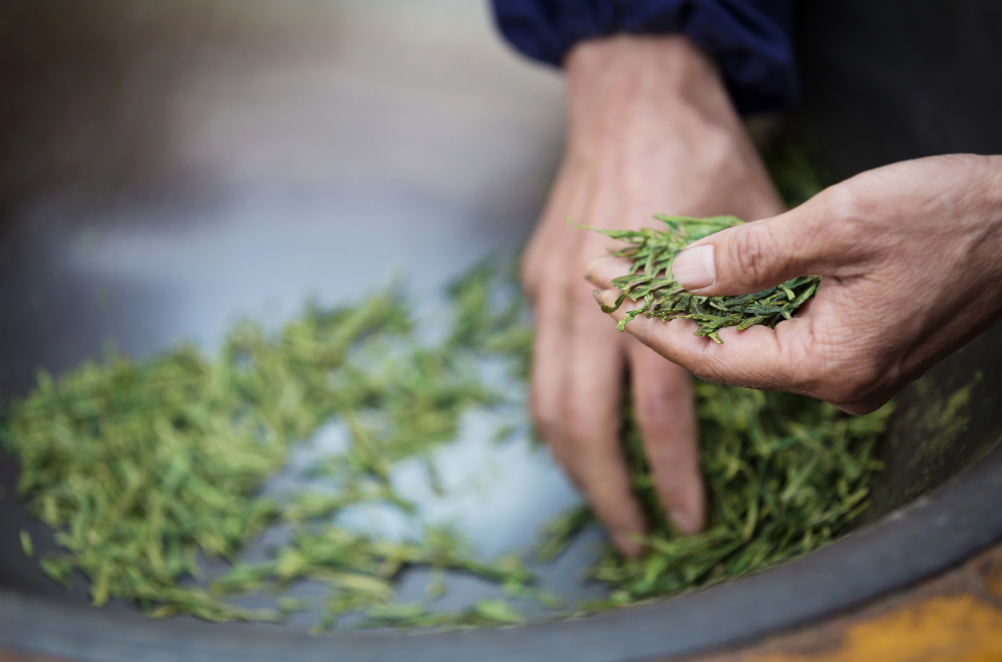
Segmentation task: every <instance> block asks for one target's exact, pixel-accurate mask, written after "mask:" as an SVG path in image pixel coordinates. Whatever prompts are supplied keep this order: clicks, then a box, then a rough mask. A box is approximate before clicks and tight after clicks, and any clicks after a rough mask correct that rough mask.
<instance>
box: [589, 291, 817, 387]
mask: <svg viewBox="0 0 1002 662" xmlns="http://www.w3.org/2000/svg"><path fill="white" fill-rule="evenodd" d="M618 296H619V290H605V291H603V292H601V293H600V294H599V295H598V297H599V299H600V301H601V302H602V303H603V304H605V305H612V304H614V303H615V301H616V298H617V297H618ZM637 305H640V304H639V303H635V304H632V306H623V307H621V308H620V309H619V310H616V311H615V312H613V313H610V315H611V316H612V317H613V318H614V319H616V320H617V321H618V320H621V319H623V318H624V317H625V316H626V313H627V312H629V309H630V308H631V307H635V306H637ZM812 323H813V317H804V318H800V317H795V318H794V319H792V320H788V321H785V322H781V323H779V324H777V325H776V328H775V329H770V328H768V327H764V326H753V327H751V328H748V329H745V330H744V331H736V330H735V329H734V328H733V327H729V328H725V329H721V330H720V338H721V339H722V340H723V341H724V343H723V344H722V345H720V344H717V343H715V342H713V341H712V340H710V339H709V338H702V337H697V336H694V335H693V333H694V332H695V331H696V329H697V328H698V326H697V325H696V324H695V323H694V322H692V321H690V320H672V321H670V322H663V321H661V320H659V319H647V318H646V317H643V316H640V317H637V318H635V319H634V320H633V321H632V322H630V323H629V324H627V325H626V331H627V332H628V333H630V334H631V335H632V336H633V337H634V338H636V339H637V340H639V341H640V342H642V343H644V344H645V345H647V346H648V347H650V348H651V349H653V350H654V351H655V352H657V353H658V354H660V355H661V356H663V357H665V358H666V359H668V360H669V361H671V362H673V363H677V364H678V365H680V366H682V367H684V368H686V369H688V370H690V371H692V372H693V373H694V374H695V375H696V376H697V377H699V378H701V379H704V380H706V381H710V382H723V383H726V384H731V385H732V386H745V387H749V388H758V389H763V390H770V389H777V388H778V389H782V390H785V391H793V392H797V393H809V392H810V391H811V389H812V388H813V387H814V386H815V384H814V381H813V376H814V375H815V373H816V371H815V370H814V369H813V366H812V365H811V361H812V356H811V353H810V338H811V324H812Z"/></svg>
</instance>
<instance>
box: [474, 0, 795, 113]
mask: <svg viewBox="0 0 1002 662" xmlns="http://www.w3.org/2000/svg"><path fill="white" fill-rule="evenodd" d="M493 2H494V13H495V17H496V19H497V22H498V27H499V28H500V30H501V32H502V34H504V36H505V38H506V39H507V40H508V41H509V42H510V43H511V44H512V45H513V46H514V47H515V48H517V49H518V50H520V51H521V52H522V53H524V54H525V55H528V56H529V57H531V58H533V59H536V60H542V61H543V62H549V63H550V64H554V65H557V66H560V64H561V63H562V62H563V59H564V56H565V55H566V54H567V52H568V51H569V50H570V49H571V48H572V47H573V46H574V45H575V44H576V43H577V42H579V41H582V40H584V39H589V38H592V37H599V36H604V35H610V34H614V33H618V32H628V33H634V34H664V33H669V32H684V33H685V34H686V35H688V36H689V38H690V39H692V40H693V42H695V43H696V45H698V46H699V47H700V48H702V49H703V51H705V52H706V53H709V54H710V55H712V56H713V57H715V58H716V59H717V62H718V63H719V64H720V68H721V70H722V71H723V75H724V81H725V82H726V84H727V87H728V89H729V90H730V93H731V98H732V99H733V100H734V103H735V105H736V106H737V108H738V110H740V111H741V112H742V113H745V114H748V113H755V112H760V111H765V110H775V109H777V108H781V107H782V106H784V105H786V104H788V103H789V102H790V101H792V100H793V99H795V98H796V96H797V92H798V89H797V88H798V85H797V75H796V69H795V65H794V59H793V46H792V43H791V38H790V31H791V17H790V12H791V8H790V4H791V3H790V0H493Z"/></svg>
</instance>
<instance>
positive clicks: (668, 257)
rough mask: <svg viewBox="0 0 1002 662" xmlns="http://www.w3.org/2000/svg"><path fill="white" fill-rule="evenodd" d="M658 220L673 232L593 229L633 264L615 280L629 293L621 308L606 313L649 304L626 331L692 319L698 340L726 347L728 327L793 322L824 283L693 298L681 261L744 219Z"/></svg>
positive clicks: (796, 282) (813, 279) (798, 282)
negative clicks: (676, 272) (676, 267)
mask: <svg viewBox="0 0 1002 662" xmlns="http://www.w3.org/2000/svg"><path fill="white" fill-rule="evenodd" d="M654 218H656V219H658V220H659V221H661V222H662V223H664V224H665V226H666V228H667V230H655V229H653V228H643V229H640V230H601V229H597V228H589V229H592V230H596V231H597V232H601V233H602V234H604V235H606V236H607V237H611V238H613V239H618V240H620V241H623V242H626V243H627V244H628V246H626V247H624V248H621V249H619V250H617V251H614V252H613V253H612V254H613V255H614V256H616V257H625V258H627V259H629V260H632V262H633V264H632V265H631V267H630V271H629V273H628V274H627V275H625V276H620V277H619V278H616V279H615V280H613V281H612V286H613V287H615V288H617V289H620V290H622V291H623V293H622V294H621V295H620V297H619V298H618V299H617V300H616V303H615V305H613V306H602V311H603V312H606V313H611V312H614V311H616V310H618V309H619V307H620V306H622V305H623V302H624V301H625V300H626V299H627V297H629V299H630V300H631V301H639V300H641V299H643V301H644V303H643V304H642V305H641V306H640V307H639V308H636V309H634V310H631V311H630V312H628V313H627V314H626V317H624V318H623V319H622V320H621V321H620V322H619V326H618V328H619V330H620V331H622V330H623V329H625V328H626V325H627V324H629V323H630V322H631V321H632V320H633V319H634V318H635V317H637V316H638V315H644V316H645V317H648V318H658V319H661V320H663V321H666V322H667V321H669V320H673V319H689V320H693V321H694V322H696V323H698V324H699V328H698V329H697V330H696V333H695V335H697V336H706V337H709V338H712V339H713V340H714V341H715V342H717V343H722V342H723V341H722V340H721V339H720V336H719V335H717V333H718V332H719V331H720V329H723V328H725V327H728V326H734V327H737V329H738V331H743V330H744V329H747V328H748V327H750V326H753V325H755V324H764V325H767V326H769V327H774V326H776V324H778V323H779V322H781V321H782V320H788V319H790V318H792V317H793V313H795V312H796V311H797V309H798V308H800V306H802V305H803V304H804V302H806V301H807V300H808V299H810V298H811V296H813V295H814V292H815V291H817V288H818V284H819V283H820V282H821V279H820V278H819V277H817V276H803V277H800V278H794V279H792V280H789V281H787V282H785V283H782V284H781V285H777V286H776V287H770V288H769V289H767V290H763V291H761V292H755V293H753V294H742V295H740V296H723V297H704V296H698V295H695V294H690V293H688V292H686V291H685V289H683V288H682V287H681V286H680V285H679V284H678V281H676V280H675V278H674V277H673V276H672V272H671V268H672V262H674V260H675V256H676V255H678V253H679V252H680V251H681V250H682V249H684V248H685V247H686V246H688V245H689V244H691V243H692V242H694V241H698V240H700V239H702V238H703V237H706V236H709V235H711V234H713V233H714V232H719V231H720V230H724V229H727V228H731V227H734V226H736V225H740V224H741V220H740V219H738V218H737V217H735V216H714V217H712V218H690V217H687V216H662V215H657V216H655V217H654Z"/></svg>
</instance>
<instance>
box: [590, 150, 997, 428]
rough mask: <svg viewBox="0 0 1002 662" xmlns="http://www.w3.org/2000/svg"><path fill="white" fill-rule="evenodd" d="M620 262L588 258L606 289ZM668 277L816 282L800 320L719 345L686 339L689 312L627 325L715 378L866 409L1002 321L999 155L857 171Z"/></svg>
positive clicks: (708, 245)
mask: <svg viewBox="0 0 1002 662" xmlns="http://www.w3.org/2000/svg"><path fill="white" fill-rule="evenodd" d="M683 256H685V257H683ZM627 266H628V265H627V264H625V263H623V262H620V261H618V260H616V259H612V258H610V259H607V260H605V261H602V262H600V263H597V264H593V265H592V271H591V278H592V279H593V280H594V281H595V282H598V283H600V284H601V286H602V287H606V288H608V287H610V281H611V279H612V278H615V277H616V276H619V275H621V274H623V273H624V272H625V269H626V268H627ZM673 273H674V275H675V277H676V278H677V279H678V280H679V282H680V284H682V285H683V286H684V287H686V288H687V289H688V290H689V291H691V292H696V293H698V294H705V295H710V296H716V295H736V294H745V293H748V292H755V291H759V290H762V289H765V288H767V287H771V286H773V285H776V284H778V283H780V282H783V281H785V280H787V279H789V278H791V277H794V276H800V275H808V274H810V275H820V276H822V282H821V287H820V288H819V290H818V293H817V295H816V296H815V298H814V299H813V300H812V301H810V302H809V303H808V305H807V306H805V307H804V308H802V309H801V310H800V311H799V312H798V314H797V315H796V316H795V317H794V319H792V320H789V321H785V322H781V323H780V324H778V325H777V326H776V328H775V329H769V328H766V327H752V328H750V329H747V330H745V331H740V332H738V331H735V330H734V329H732V328H730V329H724V330H722V331H721V332H720V337H721V339H723V340H724V344H723V345H719V346H717V345H714V344H713V343H712V342H708V341H707V340H706V339H705V338H695V337H693V336H692V335H691V334H692V332H693V330H694V325H693V324H692V323H691V322H689V321H688V320H676V321H672V322H670V323H667V324H665V323H664V322H661V321H659V320H649V319H645V318H637V319H636V320H634V321H633V322H631V323H630V324H629V325H628V326H627V330H628V331H629V332H630V333H631V334H632V335H633V336H634V337H636V338H638V339H639V340H641V341H642V342H643V343H645V344H646V345H648V346H649V347H651V348H652V349H653V350H654V351H656V352H658V353H659V354H661V355H662V356H664V357H665V358H667V359H669V360H670V361H673V362H675V363H677V364H679V365H682V366H685V367H686V368H688V369H690V370H692V371H694V372H695V373H696V374H697V375H699V376H700V377H701V378H703V379H707V380H709V381H714V382H723V383H727V384H733V385H740V386H750V387H753V388H760V389H777V390H784V391H792V392H796V393H802V394H805V395H809V396H812V397H815V398H818V399H821V400H825V401H827V402H829V403H831V404H833V405H835V406H836V407H839V408H840V409H842V410H844V411H847V412H850V413H856V414H860V413H866V412H870V411H873V410H874V409H876V408H877V407H879V406H880V405H882V404H884V403H885V402H887V401H888V400H889V399H890V398H891V397H893V396H894V394H896V393H897V392H898V391H900V390H901V389H902V388H904V386H905V385H907V384H908V383H910V382H911V381H913V380H915V379H917V378H918V377H920V376H921V375H922V374H923V373H924V372H925V371H926V370H928V369H929V368H931V367H932V366H933V365H935V364H936V363H938V362H939V361H941V360H942V359H943V358H945V357H946V356H948V355H949V354H951V353H952V352H954V351H956V350H957V349H959V348H960V347H962V346H964V345H965V344H967V343H968V342H970V341H971V340H973V339H974V338H975V337H977V336H978V335H979V334H980V333H981V332H983V331H984V330H986V329H987V328H989V327H990V326H991V325H992V324H994V323H995V322H997V321H998V320H999V319H1000V318H1002V157H997V156H991V157H986V156H973V155H951V156H938V157H932V158H926V159H918V160H914V161H904V162H901V163H896V164H893V165H889V166H885V167H883V168H878V169H876V170H871V171H869V172H865V173H863V174H861V175H858V176H856V177H853V178H852V179H849V180H847V181H845V182H842V183H841V184H837V185H835V186H832V187H830V188H828V189H826V190H825V191H823V192H822V193H820V194H818V195H817V196H815V197H814V198H812V199H811V200H809V201H807V202H806V203H804V204H803V205H801V206H800V207H797V208H796V209H793V210H791V211H789V212H786V213H785V214H781V215H779V216H776V217H775V218H770V219H767V220H762V221H759V222H756V223H751V224H748V225H745V226H740V227H736V228H731V229H728V230H724V231H723V232H720V233H717V234H715V235H712V236H710V237H707V238H705V239H702V240H700V241H697V242H694V243H693V244H692V245H691V246H689V247H687V248H686V249H685V250H684V251H682V252H681V253H679V255H678V257H676V259H675V268H674V269H673ZM617 292H618V291H617V290H612V289H609V290H606V291H605V292H603V293H602V294H601V295H600V297H599V298H600V299H602V300H609V299H614V298H615V296H616V295H617ZM625 312H626V311H625V310H623V311H617V312H616V313H615V314H614V317H616V318H617V319H621V318H622V316H623V315H625Z"/></svg>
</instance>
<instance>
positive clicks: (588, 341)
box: [522, 36, 782, 553]
mask: <svg viewBox="0 0 1002 662" xmlns="http://www.w3.org/2000/svg"><path fill="white" fill-rule="evenodd" d="M566 65H567V66H566V69H567V75H568V80H569V84H570V126H569V133H568V147H567V153H566V155H565V159H564V162H563V164H562V166H561V169H560V173H559V175H558V178H557V182H556V185H555V186H554V189H553V191H552V193H551V196H550V199H549V203H548V205H547V208H546V212H545V213H544V215H543V218H542V220H541V221H540V223H539V225H538V227H537V229H536V232H535V234H534V235H533V237H532V240H531V242H530V244H529V246H528V247H527V249H526V253H525V259H524V262H523V272H522V280H523V284H524V286H525V289H526V292H527V294H528V296H529V299H530V301H531V303H532V304H533V307H534V309H535V313H536V345H535V350H534V354H533V359H532V387H531V389H532V393H531V404H532V410H533V415H534V418H535V420H536V423H537V427H538V429H539V430H540V432H541V433H542V436H543V437H544V438H545V439H546V441H547V443H548V444H549V445H550V448H551V449H552V451H553V454H554V456H555V457H556V458H557V460H558V461H559V462H560V463H561V464H562V465H563V466H564V468H565V469H566V470H567V472H568V474H569V475H570V476H571V477H572V479H573V480H574V481H575V482H576V483H577V485H578V486H579V487H580V488H581V489H582V491H583V492H584V494H585V495H586V497H587V498H588V500H589V502H590V503H591V505H592V507H593V508H594V510H595V512H596V514H597V515H598V517H599V519H600V520H601V521H602V523H603V524H604V525H605V526H606V527H607V528H608V529H609V531H610V532H611V534H612V537H613V539H614V540H615V541H616V542H617V545H618V546H619V548H620V550H622V551H623V552H626V553H636V552H637V551H639V545H638V544H637V542H636V535H637V534H640V533H643V532H644V531H645V528H646V525H645V518H644V516H643V512H642V510H641V508H640V505H639V503H638V502H637V500H636V499H635V498H634V496H633V493H632V488H631V485H630V478H629V472H628V467H627V464H626V462H625V460H624V458H623V454H622V449H621V445H620V436H621V429H622V415H621V413H622V398H623V392H622V384H623V381H624V373H628V374H629V376H630V382H631V383H630V392H631V396H632V399H633V404H634V410H635V411H636V417H637V423H638V426H639V428H640V431H641V436H642V437H643V440H644V446H645V449H646V453H647V456H648V458H649V459H650V461H651V468H652V472H653V475H654V476H655V485H656V488H657V492H658V496H659V499H660V503H661V506H662V507H663V510H664V512H665V513H666V514H667V516H668V517H669V518H670V519H671V521H672V522H673V523H674V525H675V526H676V527H677V529H678V530H680V531H682V532H685V533H695V532H696V531H698V530H700V529H701V528H702V527H703V523H704V520H705V503H704V498H703V484H702V480H701V478H700V474H699V460H698V451H697V447H696V421H695V416H694V414H693V411H692V407H693V404H692V403H693V393H692V385H691V378H690V375H688V374H687V373H686V371H684V370H681V369H678V368H674V366H668V368H669V369H666V366H664V365H663V364H660V362H658V361H656V360H655V359H656V357H655V356H654V354H653V353H652V352H651V351H650V350H649V349H647V348H646V347H644V346H643V345H641V344H640V343H638V342H635V341H633V340H632V339H631V338H629V337H628V336H622V335H619V334H617V333H616V331H615V329H612V328H609V327H608V326H607V325H604V324H603V323H602V321H603V320H602V319H601V313H599V311H598V310H596V309H595V304H594V301H593V300H592V295H591V289H592V288H591V287H589V286H588V285H587V284H586V283H584V282H582V280H581V274H582V273H584V271H585V270H586V266H587V264H588V262H589V261H590V260H592V259H593V258H595V257H596V256H600V255H601V254H602V252H603V250H604V249H605V248H606V247H607V245H608V244H609V241H608V240H607V239H606V238H604V237H601V236H599V235H597V234H591V233H584V232H581V231H579V230H576V229H575V228H573V227H571V226H570V225H568V224H567V223H566V221H565V219H566V218H568V217H571V218H574V219H576V220H580V221H581V222H583V223H586V224H590V225H595V226H599V227H612V228H615V229H624V228H625V229H637V227H639V222H637V221H636V220H635V219H643V218H646V216H647V214H648V213H649V210H651V209H671V210H674V211H676V212H678V213H695V214H714V213H729V212H732V211H736V212H738V213H740V214H742V215H743V216H744V217H745V218H750V219H753V218H762V217H765V216H771V215H773V214H776V213H778V212H779V211H780V210H781V209H782V205H781V203H780V201H779V198H778V196H777V195H776V192H775V190H774V189H773V187H772V184H771V183H770V181H769V178H768V176H767V175H766V173H765V170H764V168H763V166H762V163H761V160H760V159H759V157H758V155H757V154H756V152H755V150H754V149H753V147H752V145H751V143H750V141H749V140H748V137H747V135H746V134H745V131H744V128H743V126H742V125H741V122H740V120H739V119H738V117H737V114H736V113H735V111H734V110H733V108H732V107H731V104H730V101H729V99H728V97H727V93H726V91H725V89H724V86H723V84H722V82H721V81H720V76H719V74H718V73H717V71H716V70H715V68H714V67H713V64H712V63H711V62H710V61H709V60H708V59H707V58H706V57H705V56H703V55H702V54H701V53H700V52H699V51H698V50H697V49H696V48H695V47H694V46H693V45H692V44H691V43H690V42H689V41H688V40H687V39H686V38H684V37H680V36H669V37H657V38H652V37H645V38H641V37H616V38H612V39H601V40H591V41H587V42H584V43H582V44H581V45H579V46H578V47H576V48H575V50H574V51H572V53H571V54H570V56H569V58H568V61H567V63H566ZM624 219H630V220H629V221H624ZM623 222H628V223H636V225H615V224H616V223H623Z"/></svg>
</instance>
